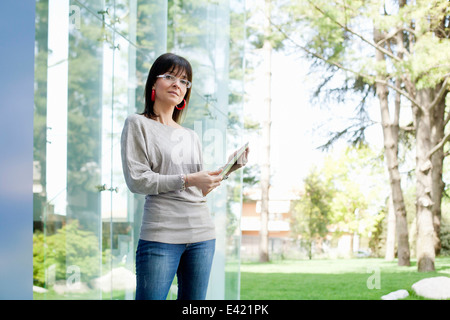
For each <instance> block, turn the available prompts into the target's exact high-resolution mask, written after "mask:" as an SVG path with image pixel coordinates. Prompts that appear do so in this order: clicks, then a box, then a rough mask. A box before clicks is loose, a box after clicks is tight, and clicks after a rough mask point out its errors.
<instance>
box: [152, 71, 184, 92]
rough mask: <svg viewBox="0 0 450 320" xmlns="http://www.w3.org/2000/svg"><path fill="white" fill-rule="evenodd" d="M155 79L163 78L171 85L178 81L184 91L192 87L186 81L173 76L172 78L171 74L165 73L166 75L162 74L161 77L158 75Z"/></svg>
mask: <svg viewBox="0 0 450 320" xmlns="http://www.w3.org/2000/svg"><path fill="white" fill-rule="evenodd" d="M156 77H157V78H163V79H164V80H166V81H169V82H171V83H175V82H177V81H178V80H179V81H180V83H181V85H182V86H183V87H185V88H186V89H189V88H190V87H191V86H192V83H191V82H190V81H188V80H186V79H180V78H177V77H175V76H173V75H171V74H167V73H166V74H162V75H159V76H156Z"/></svg>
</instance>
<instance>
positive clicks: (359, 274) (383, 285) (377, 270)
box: [241, 257, 450, 300]
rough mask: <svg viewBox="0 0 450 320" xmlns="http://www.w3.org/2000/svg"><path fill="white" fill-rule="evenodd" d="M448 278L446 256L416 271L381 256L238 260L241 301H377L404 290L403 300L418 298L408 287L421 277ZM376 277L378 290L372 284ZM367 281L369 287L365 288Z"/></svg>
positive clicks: (449, 263)
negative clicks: (430, 267)
mask: <svg viewBox="0 0 450 320" xmlns="http://www.w3.org/2000/svg"><path fill="white" fill-rule="evenodd" d="M437 276H447V277H450V257H445V258H437V259H436V272H428V273H419V272H417V266H416V261H412V265H411V266H410V267H399V266H397V262H396V261H395V262H387V261H384V260H383V259H348V260H345V259H342V260H299V261H281V262H271V263H266V264H261V263H242V265H241V299H243V300H259V299H261V300H309V299H321V300H355V299H357V300H379V299H380V298H381V296H383V295H385V294H388V293H389V292H392V291H396V290H400V289H405V290H407V291H408V292H409V297H408V298H407V299H420V297H418V296H416V295H415V294H414V291H413V290H412V289H411V286H412V285H413V284H414V283H415V282H417V281H419V280H421V279H424V278H428V277H437ZM376 280H379V282H378V284H379V289H378V288H376V287H375V288H373V289H370V288H369V287H373V286H376V285H377V282H376ZM368 282H369V287H368Z"/></svg>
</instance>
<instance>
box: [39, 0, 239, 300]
mask: <svg viewBox="0 0 450 320" xmlns="http://www.w3.org/2000/svg"><path fill="white" fill-rule="evenodd" d="M244 9H245V7H244V1H243V0H217V1H208V0H183V1H175V0H174V1H166V0H151V1H150V0H115V1H112V0H89V1H88V0H79V1H76V0H70V1H69V0H37V1H36V29H35V79H34V84H35V85H34V88H35V92H34V102H35V103H34V155H33V220H34V224H33V226H34V228H33V231H34V233H33V281H34V286H35V292H34V298H35V299H70V298H72V299H77V298H81V299H133V298H134V286H135V281H134V270H135V269H134V268H135V263H134V262H135V261H134V260H135V250H136V246H137V241H138V237H139V229H140V224H141V216H142V210H143V203H144V197H143V196H140V195H135V194H132V193H130V192H129V191H128V189H127V187H126V184H125V182H124V179H123V175H122V165H121V159H120V135H121V131H122V127H123V123H124V120H125V118H126V117H127V116H128V115H129V114H131V113H136V112H142V111H143V110H144V105H143V95H144V87H145V81H146V78H147V75H148V71H149V69H150V67H151V65H152V62H153V61H154V60H155V59H156V58H157V57H158V56H159V55H160V54H162V53H164V52H173V53H176V54H179V55H181V56H184V57H186V58H187V59H188V60H189V61H190V62H191V64H192V67H193V70H194V77H193V87H192V94H191V100H190V104H189V110H188V112H187V116H186V118H185V119H184V122H183V125H184V126H186V127H189V128H191V129H193V130H195V131H196V132H197V134H198V135H199V137H200V139H201V141H202V144H203V156H204V164H205V169H207V170H209V169H215V168H218V167H219V166H221V165H223V164H224V162H225V161H226V159H227V158H228V154H229V153H230V152H231V151H232V150H235V149H237V148H238V147H239V146H240V145H241V144H242V142H243V141H244V139H243V137H242V135H243V94H244V89H243V79H244V58H243V57H244V41H245V34H244V25H245V20H244V19H245V15H244V11H245V10H244ZM231 35H233V36H231ZM240 171H242V170H240ZM240 171H238V173H237V174H233V175H232V176H230V179H228V180H227V181H226V182H225V183H222V185H221V187H220V188H218V189H216V190H215V191H214V192H213V193H211V194H210V195H208V197H207V199H208V205H209V208H210V212H211V214H212V215H213V218H214V221H215V224H216V229H217V230H216V233H217V240H216V254H215V258H214V262H213V269H212V273H211V281H210V286H209V291H208V294H207V298H209V299H238V298H239V264H240V241H241V233H240V217H241V210H242V177H241V174H242V173H241V172H240ZM171 292H174V293H175V295H173V294H172V293H171V294H170V295H169V298H175V297H176V280H175V281H174V284H173V290H171Z"/></svg>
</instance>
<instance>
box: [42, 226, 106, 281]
mask: <svg viewBox="0 0 450 320" xmlns="http://www.w3.org/2000/svg"><path fill="white" fill-rule="evenodd" d="M97 244H98V239H97V236H96V235H95V234H94V233H93V232H91V231H86V230H84V229H83V228H82V227H80V224H79V222H78V221H77V220H72V221H71V222H69V223H68V224H67V225H65V226H64V227H62V228H61V229H59V230H58V231H57V232H56V233H55V234H53V235H50V236H46V237H45V236H44V235H43V234H42V233H40V232H39V233H35V234H34V236H33V245H34V247H35V248H36V249H35V250H34V252H33V278H34V279H33V280H34V284H35V285H38V286H44V285H45V270H46V269H47V268H49V267H51V266H55V267H54V268H55V280H58V279H66V275H67V272H68V271H67V270H68V269H67V268H68V266H69V265H70V266H76V267H79V270H80V271H81V273H80V280H81V281H83V282H87V281H90V280H92V279H93V278H94V277H98V276H99V268H98V264H99V257H100V254H101V252H100V249H99V247H98V245H97Z"/></svg>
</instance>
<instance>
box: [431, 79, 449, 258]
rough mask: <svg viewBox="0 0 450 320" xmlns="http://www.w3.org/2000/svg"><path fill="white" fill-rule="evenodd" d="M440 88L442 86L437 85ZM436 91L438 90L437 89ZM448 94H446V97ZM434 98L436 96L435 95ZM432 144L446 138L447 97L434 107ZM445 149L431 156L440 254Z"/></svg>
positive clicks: (434, 221) (435, 244)
mask: <svg viewBox="0 0 450 320" xmlns="http://www.w3.org/2000/svg"><path fill="white" fill-rule="evenodd" d="M437 89H440V86H438V87H437ZM435 92H436V91H435ZM445 96H446V94H444V97H445ZM433 98H434V97H433ZM433 111H434V112H433V114H432V117H433V119H432V130H431V144H432V146H436V145H437V144H438V143H439V142H441V140H442V139H443V138H444V128H445V123H444V115H445V99H442V100H441V101H439V102H438V103H437V104H436V106H435V107H434V109H433ZM444 157H445V156H444V150H443V148H439V149H438V150H436V152H434V153H433V155H432V157H431V163H432V173H431V175H432V192H431V195H432V201H433V227H434V251H435V254H436V255H439V253H440V251H441V238H440V232H441V202H442V195H443V192H444V187H445V183H444V182H443V181H442V169H443V163H444Z"/></svg>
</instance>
